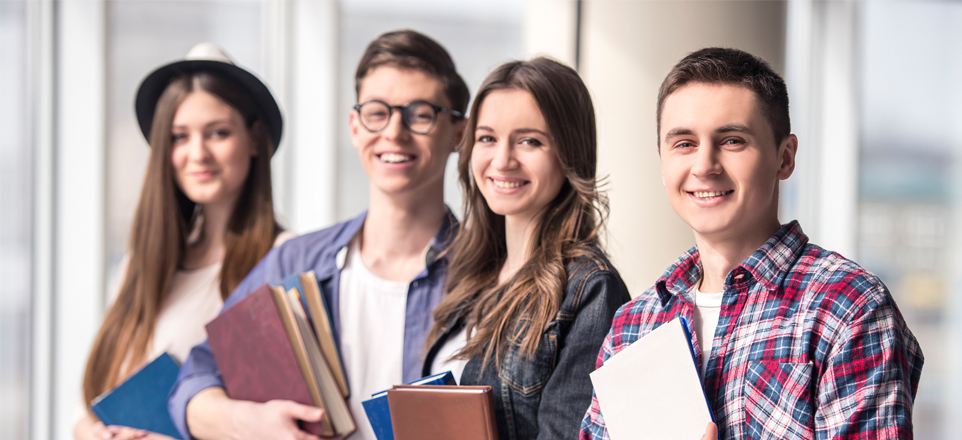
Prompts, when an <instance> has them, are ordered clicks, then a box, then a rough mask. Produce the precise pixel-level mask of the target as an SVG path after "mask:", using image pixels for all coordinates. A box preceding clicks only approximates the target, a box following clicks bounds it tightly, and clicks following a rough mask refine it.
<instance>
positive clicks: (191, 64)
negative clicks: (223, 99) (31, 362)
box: [134, 43, 284, 151]
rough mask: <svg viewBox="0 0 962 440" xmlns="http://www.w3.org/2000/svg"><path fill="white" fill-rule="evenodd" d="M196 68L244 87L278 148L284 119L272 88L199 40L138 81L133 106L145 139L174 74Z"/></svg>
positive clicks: (182, 73)
mask: <svg viewBox="0 0 962 440" xmlns="http://www.w3.org/2000/svg"><path fill="white" fill-rule="evenodd" d="M196 72H212V73H215V74H218V75H222V76H224V77H227V78H229V79H231V80H233V81H234V82H236V83H237V84H238V85H240V86H241V87H243V88H244V89H245V90H246V91H247V93H249V94H250V97H251V99H253V100H254V103H255V104H256V105H257V108H258V109H259V110H260V113H261V116H262V117H263V118H264V123H265V125H267V131H268V132H269V133H270V136H271V140H272V141H273V142H274V151H277V148H279V146H280V144H281V132H282V131H283V128H284V119H283V118H282V117H281V109H280V108H279V107H278V106H277V101H275V100H274V96H273V95H271V91H270V90H268V88H267V85H265V84H264V83H263V82H262V81H261V80H259V79H257V77H256V76H254V74H252V73H250V72H248V71H246V70H244V69H242V68H240V67H238V66H236V65H235V64H234V62H233V61H232V60H231V59H230V57H228V56H227V54H225V53H224V51H223V50H222V49H221V48H220V47H218V46H217V45H215V44H212V43H200V44H198V45H196V46H194V48H193V49H191V50H190V52H188V53H187V56H186V57H185V58H184V59H183V60H181V61H175V62H173V63H170V64H167V65H164V66H161V67H159V68H157V70H154V71H153V72H151V73H150V74H149V75H147V77H146V78H144V80H143V81H141V83H140V88H139V89H138V90H137V98H136V100H135V101H134V110H135V111H136V112H137V122H138V123H140V131H141V133H143V134H144V137H145V138H147V140H148V142H149V141H150V128H151V125H152V124H153V121H154V111H156V109H157V101H158V100H159V99H160V95H161V94H163V93H164V90H165V89H166V88H167V86H168V85H170V82H171V80H173V79H174V78H176V77H179V76H181V75H189V74H192V73H196Z"/></svg>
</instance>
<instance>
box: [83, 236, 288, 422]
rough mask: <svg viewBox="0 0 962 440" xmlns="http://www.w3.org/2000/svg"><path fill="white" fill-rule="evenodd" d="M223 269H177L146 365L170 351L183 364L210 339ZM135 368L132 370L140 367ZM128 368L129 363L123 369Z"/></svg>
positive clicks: (220, 303) (121, 271)
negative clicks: (208, 327) (210, 325)
mask: <svg viewBox="0 0 962 440" xmlns="http://www.w3.org/2000/svg"><path fill="white" fill-rule="evenodd" d="M294 237H297V234H295V233H293V232H290V231H284V232H281V233H280V234H278V235H277V238H276V239H275V240H274V246H279V245H280V244H281V243H283V242H285V241H287V240H290V239H291V238H294ZM129 262H130V259H129V256H125V257H124V259H123V260H122V261H121V263H120V267H119V268H118V271H117V282H116V288H115V289H114V290H113V292H112V293H111V296H110V302H111V303H113V302H114V301H115V300H116V299H117V295H118V294H119V293H120V287H121V284H122V283H123V280H124V277H126V276H127V267H128V264H129ZM220 268H221V262H220V261H218V262H216V263H214V264H211V265H208V266H204V267H201V268H198V269H191V270H184V269H179V270H177V271H176V272H174V277H173V278H172V279H171V282H170V293H169V294H168V295H167V297H166V298H164V302H163V304H161V306H160V313H159V314H158V315H157V324H156V325H155V326H154V336H153V338H151V341H150V345H149V346H148V347H147V356H146V357H145V358H144V362H143V364H144V365H146V364H147V363H149V362H150V361H153V360H154V359H156V358H157V356H160V355H161V354H162V353H164V352H167V353H170V355H171V357H173V358H174V359H176V360H177V362H179V363H183V362H184V360H186V359H187V355H188V354H190V350H191V349H192V348H194V346H195V345H197V344H200V343H201V342H204V340H205V339H207V330H206V329H205V326H206V325H207V323H208V322H211V321H213V320H214V318H216V317H217V314H218V313H220V309H221V308H223V307H224V300H223V299H221V297H220V277H219V275H220ZM139 368H140V367H138V368H134V369H132V370H131V372H133V371H136V370H138V369H139ZM122 370H125V371H126V366H125V367H124V368H122ZM84 415H86V409H85V407H84V405H83V402H81V403H80V405H79V407H78V410H77V411H75V414H74V419H75V422H76V421H77V420H80V419H81V418H82V417H83V416H84Z"/></svg>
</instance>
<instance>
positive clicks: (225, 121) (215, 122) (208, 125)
mask: <svg viewBox="0 0 962 440" xmlns="http://www.w3.org/2000/svg"><path fill="white" fill-rule="evenodd" d="M217 124H228V125H230V119H218V120H216V121H210V122H208V123H206V124H204V128H210V127H212V126H214V125H217ZM184 127H185V126H184V125H174V126H173V127H171V128H184Z"/></svg>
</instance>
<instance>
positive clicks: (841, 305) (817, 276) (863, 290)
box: [785, 244, 894, 321]
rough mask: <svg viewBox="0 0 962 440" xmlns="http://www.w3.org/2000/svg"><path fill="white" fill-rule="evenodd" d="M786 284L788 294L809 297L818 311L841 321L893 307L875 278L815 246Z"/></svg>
mask: <svg viewBox="0 0 962 440" xmlns="http://www.w3.org/2000/svg"><path fill="white" fill-rule="evenodd" d="M786 281H787V282H786V283H785V286H786V289H787V290H788V291H789V293H791V294H801V295H803V296H806V297H808V298H809V300H810V301H811V303H812V305H814V306H816V307H817V308H818V310H820V311H822V312H823V313H829V314H831V315H834V316H836V317H837V318H839V319H841V320H843V321H850V320H852V319H857V318H858V316H859V315H862V314H864V313H866V312H869V311H871V310H874V309H878V308H880V307H889V306H893V305H894V300H893V299H892V295H891V294H890V293H889V291H888V288H887V287H886V286H885V284H884V283H883V282H882V280H881V279H879V277H878V276H876V275H875V274H873V273H872V272H869V271H868V270H866V269H865V268H863V267H862V266H859V265H858V264H857V263H856V262H854V261H852V260H850V259H848V258H845V257H843V256H842V255H841V254H839V253H837V252H832V251H828V250H826V249H823V248H821V247H819V246H817V245H814V244H809V245H807V246H806V248H805V251H804V252H803V253H802V255H801V257H800V258H799V259H798V261H797V262H796V263H795V266H794V267H793V268H792V271H791V273H790V274H789V279H788V280H786ZM792 286H798V287H797V288H793V287H792ZM793 290H795V291H794V292H793Z"/></svg>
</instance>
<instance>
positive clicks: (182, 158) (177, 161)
mask: <svg viewBox="0 0 962 440" xmlns="http://www.w3.org/2000/svg"><path fill="white" fill-rule="evenodd" d="M170 163H171V165H173V167H174V170H176V171H181V170H183V169H184V166H185V165H187V149H186V148H179V147H174V148H173V151H171V153H170Z"/></svg>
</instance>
